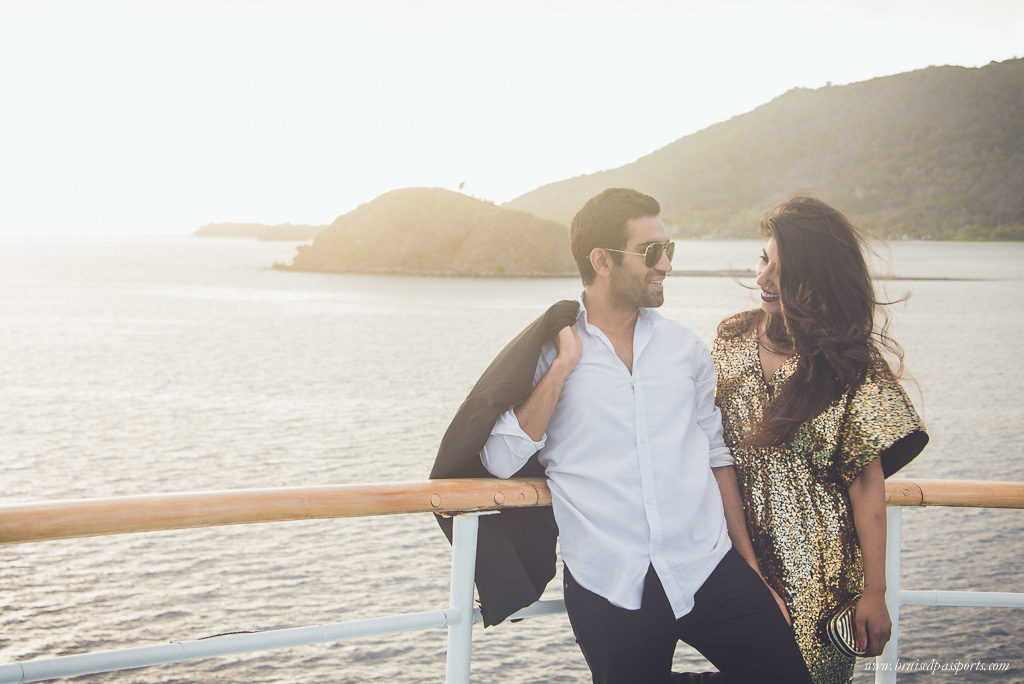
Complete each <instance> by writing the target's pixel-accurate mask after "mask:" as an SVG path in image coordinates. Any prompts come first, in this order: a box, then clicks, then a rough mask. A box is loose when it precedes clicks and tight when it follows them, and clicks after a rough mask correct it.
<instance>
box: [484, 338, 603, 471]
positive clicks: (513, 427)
mask: <svg viewBox="0 0 1024 684" xmlns="http://www.w3.org/2000/svg"><path fill="white" fill-rule="evenodd" d="M555 345H556V348H557V349H558V354H557V356H556V357H555V359H554V360H553V361H552V362H551V366H550V367H549V368H548V369H547V371H546V372H545V373H544V375H543V376H541V378H540V380H538V381H537V384H536V385H534V387H533V391H531V392H530V396H528V397H527V398H526V401H524V402H523V403H522V404H520V405H519V406H517V407H515V408H514V409H513V410H512V411H508V412H506V413H505V414H504V415H502V416H501V417H500V418H499V419H498V422H497V423H496V424H495V426H494V429H493V430H492V431H491V436H490V437H489V438H488V440H487V443H486V444H485V445H484V448H483V450H482V451H481V452H480V461H481V463H483V466H484V468H486V469H487V471H488V472H489V473H491V474H492V475H494V476H495V477H501V478H508V477H511V476H512V475H513V474H515V473H516V472H517V471H518V470H519V469H520V468H522V467H523V465H524V464H525V463H526V461H527V460H529V458H530V456H532V455H533V454H534V453H536V452H537V450H538V449H540V448H542V447H543V446H544V441H545V435H544V433H545V431H546V430H547V428H548V423H550V422H551V416H552V415H554V412H555V406H556V405H557V404H558V398H559V397H560V396H561V395H562V388H563V387H564V386H565V382H566V380H567V379H568V378H569V374H570V373H572V369H573V368H574V367H575V366H576V362H577V361H579V358H580V353H581V351H582V349H583V347H582V343H581V342H580V338H579V334H578V333H577V332H576V328H575V327H574V326H571V325H570V326H566V327H564V328H562V329H561V330H560V331H559V332H558V336H557V337H556V338H555ZM537 372H538V373H539V372H540V368H538V371H537Z"/></svg>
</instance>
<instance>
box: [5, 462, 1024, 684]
mask: <svg viewBox="0 0 1024 684" xmlns="http://www.w3.org/2000/svg"><path fill="white" fill-rule="evenodd" d="M886 503H887V504H888V505H889V508H888V525H889V527H888V536H887V544H886V581H887V587H888V591H887V592H886V602H887V604H888V606H889V612H890V613H891V615H892V622H893V630H892V637H891V639H890V641H889V643H888V645H887V646H886V648H885V651H884V652H883V653H882V655H881V656H879V658H878V660H877V661H876V673H875V681H876V682H878V683H881V682H886V683H888V682H895V681H896V675H897V659H896V655H897V649H898V647H899V612H900V608H901V607H902V606H905V605H943V606H1007V607H1017V608H1022V607H1024V594H1019V593H1006V592H965V591H912V590H905V589H902V588H901V587H900V582H899V576H900V547H901V538H902V518H901V507H902V506H957V507H962V506H969V507H984V508H1024V483H1019V482H980V481H947V480H890V481H888V482H886ZM550 504H551V494H550V492H549V491H548V489H547V486H546V484H545V483H544V481H543V480H540V479H521V480H492V479H482V480H428V481H424V482H413V483H400V484H368V485H346V486H331V487H294V488H283V489H255V490H233V491H223V492H200V493H184V494H164V495H151V496H128V497H116V498H109V499H84V500H76V501H50V502H36V503H21V504H7V505H0V544H18V543H27V542H35V541H48V540H55V539H69V538H74V537H89V536H99V535H109V534H122V533H129V532H151V531H157V530H173V529H183V528H192V527H210V526H217V525H236V524H246V523H263V522H275V521H285V520H308V519H314V518H346V517H358V516H371V515H391V514H398V513H419V512H433V513H445V514H450V515H453V516H455V521H454V541H453V547H452V569H451V586H450V600H449V605H448V608H447V609H441V610H433V611H427V612H422V613H411V614H405V615H396V616H389V617H381V618H373V619H368V620H356V621H350V622H339V623H333V624H329V625H316V626H311V627H296V628H292V629H282V630H272V631H266V632H257V633H247V634H229V635H225V636H219V637H217V638H211V639H196V640H192V641H181V642H171V643H169V644H161V645H156V646H143V647H137V648H126V649H119V650H113V651H102V652H94V653H85V654H81V655H71V656H61V657H57V658H42V659H37V660H30V661H22V662H15V663H8V664H2V665H0V684H5V683H8V682H19V683H20V682H38V681H44V680H48V679H55V678H59V677H68V676H73V675H83V674H94V673H98V672H111V671H115V670H125V669H132V668H137V667H146V666H151V665H160V664H167V663H177V662H185V661H188V660H197V659H201V658H211V657H216V656H223V655H230V654H237V653H245V652H251V651H259V650H267V649H274V648H286V647H291V646H299V645H304V644H314V643H323V642H328V641H336V640H341V639H347V638H352V637H359V636H371V635H377V634H387V633H395V632H403V631H410V630H418V629H426V628H429V627H447V628H448V652H447V661H446V662H447V665H446V668H447V681H448V682H468V681H469V671H470V654H471V646H472V627H473V624H474V623H475V622H479V621H480V614H479V611H478V610H477V609H475V608H474V606H473V581H474V577H473V573H474V566H475V559H476V535H477V523H478V518H479V516H480V515H486V514H487V513H488V512H490V511H496V510H501V509H504V508H519V507H528V506H548V505H550ZM561 611H564V605H563V603H562V601H561V600H543V601H538V602H537V603H536V604H534V605H532V606H530V607H528V608H525V609H523V610H522V611H520V612H519V613H516V615H514V616H513V618H522V617H530V616H534V615H540V614H546V613H553V612H561Z"/></svg>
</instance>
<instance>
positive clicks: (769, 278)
mask: <svg viewBox="0 0 1024 684" xmlns="http://www.w3.org/2000/svg"><path fill="white" fill-rule="evenodd" d="M757 286H758V287H759V288H761V309H762V310H764V311H766V312H767V313H778V312H779V311H781V310H782V304H781V303H780V301H779V248H778V245H776V244H775V238H774V237H770V238H768V242H766V243H765V244H764V249H762V250H761V258H760V259H759V260H758V262H757Z"/></svg>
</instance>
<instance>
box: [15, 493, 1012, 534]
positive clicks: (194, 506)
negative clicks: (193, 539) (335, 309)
mask: <svg viewBox="0 0 1024 684" xmlns="http://www.w3.org/2000/svg"><path fill="white" fill-rule="evenodd" d="M885 489H886V503H888V504H890V505H894V506H974V507H986V508H1024V482H985V481H969V480H890V481H887V482H886V483H885ZM550 505H551V492H550V491H549V490H548V487H547V484H546V483H545V481H544V480H543V479H539V478H536V479H535V478H524V479H517V480H497V479H462V480H425V481H422V482H402V483H391V484H362V485H337V486H326V487H287V488H276V489H238V490H228V491H219V492H191V493H177V494H154V495H145V496H122V497H113V498H105V499H77V500H63V501H40V502H32V503H14V504H6V505H0V544H18V543H23V542H32V541H48V540H53V539H69V538H73V537H93V536H100V535H108V534H123V533H127V532H153V531H158V530H176V529H184V528H190V527H213V526H217V525H240V524H245V523H259V522H279V521H285V520H310V519H314V518H350V517H359V516H370V515H391V514H398V513H423V512H434V513H461V512H468V511H487V510H499V509H502V508H522V507H529V506H550Z"/></svg>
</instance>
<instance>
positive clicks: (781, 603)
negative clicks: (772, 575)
mask: <svg viewBox="0 0 1024 684" xmlns="http://www.w3.org/2000/svg"><path fill="white" fill-rule="evenodd" d="M761 579H764V578H763V577H762V578H761ZM764 584H765V586H766V587H768V591H770V592H772V598H773V599H775V603H777V604H779V610H781V611H782V617H784V618H786V622H787V623H789V624H790V625H792V624H793V618H791V617H790V616H789V609H787V608H786V602H785V601H783V600H782V597H781V596H779V595H778V594H776V593H775V590H774V589H772V585H770V584H768V582H765V583H764Z"/></svg>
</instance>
